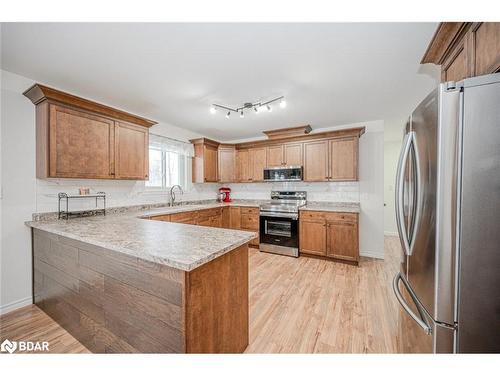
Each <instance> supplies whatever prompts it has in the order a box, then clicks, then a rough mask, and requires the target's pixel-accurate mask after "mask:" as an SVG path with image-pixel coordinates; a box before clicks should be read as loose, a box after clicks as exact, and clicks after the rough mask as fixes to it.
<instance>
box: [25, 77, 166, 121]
mask: <svg viewBox="0 0 500 375" xmlns="http://www.w3.org/2000/svg"><path fill="white" fill-rule="evenodd" d="M23 95H24V96H26V97H27V98H28V99H29V100H31V101H32V102H33V104H35V105H37V104H39V103H42V102H43V101H45V100H47V101H49V102H57V103H58V104H63V105H68V106H71V107H73V108H74V107H77V108H79V109H83V110H87V111H90V112H93V113H98V114H100V115H104V116H108V117H111V118H113V119H117V120H122V121H126V122H129V123H132V124H136V125H140V126H144V127H146V128H150V127H151V126H153V125H155V124H157V122H156V121H152V120H148V119H146V118H144V117H140V116H136V115H133V114H131V113H128V112H125V111H122V110H119V109H115V108H112V107H109V106H107V105H104V104H100V103H97V102H93V101H91V100H88V99H84V98H80V97H78V96H75V95H72V94H68V93H66V92H63V91H60V90H56V89H53V88H51V87H47V86H44V85H41V84H39V83H36V84H34V85H33V86H31V87H30V88H29V89H27V90H26V91H25V92H23Z"/></svg>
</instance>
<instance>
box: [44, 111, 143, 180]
mask: <svg viewBox="0 0 500 375" xmlns="http://www.w3.org/2000/svg"><path fill="white" fill-rule="evenodd" d="M48 109H49V122H48V150H38V151H40V154H39V155H37V159H44V163H43V165H44V166H43V167H42V170H40V169H39V168H37V172H38V173H37V177H39V178H45V177H62V178H71V177H73V178H114V177H115V168H114V163H115V156H114V152H115V141H114V137H115V123H114V121H112V120H110V119H107V118H105V117H101V116H96V115H91V114H88V113H84V112H81V111H77V110H73V109H69V108H66V107H63V106H59V105H53V104H48ZM42 126H43V125H42V124H38V127H37V128H38V129H40V128H41V127H42ZM42 132H43V133H46V132H45V131H44V130H42ZM38 135H39V136H41V134H38ZM42 154H45V155H42ZM47 159H48V160H47ZM37 162H40V160H37ZM37 164H38V163H37ZM43 169H46V170H43ZM143 178H144V176H142V177H141V179H143Z"/></svg>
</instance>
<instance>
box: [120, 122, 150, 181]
mask: <svg viewBox="0 0 500 375" xmlns="http://www.w3.org/2000/svg"><path fill="white" fill-rule="evenodd" d="M148 173H149V137H148V130H147V129H146V128H144V127H142V126H135V125H129V124H123V123H120V122H117V123H116V125H115V174H116V178H119V179H127V180H145V179H147V178H148Z"/></svg>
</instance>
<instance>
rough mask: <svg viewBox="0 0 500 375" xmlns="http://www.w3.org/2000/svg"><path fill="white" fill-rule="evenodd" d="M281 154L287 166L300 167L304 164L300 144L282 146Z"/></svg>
mask: <svg viewBox="0 0 500 375" xmlns="http://www.w3.org/2000/svg"><path fill="white" fill-rule="evenodd" d="M283 154H284V164H285V165H287V166H302V165H303V164H304V160H303V145H302V143H290V144H286V145H284V147H283Z"/></svg>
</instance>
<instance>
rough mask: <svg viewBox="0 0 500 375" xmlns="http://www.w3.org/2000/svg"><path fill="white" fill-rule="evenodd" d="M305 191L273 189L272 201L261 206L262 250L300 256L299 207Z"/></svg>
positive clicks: (305, 195)
mask: <svg viewBox="0 0 500 375" xmlns="http://www.w3.org/2000/svg"><path fill="white" fill-rule="evenodd" d="M306 198H307V193H306V192H305V191H272V192H271V202H270V203H267V204H263V205H261V206H260V250H261V251H265V252H267V253H274V254H281V255H288V256H293V257H298V256H299V208H300V207H301V206H304V205H305V204H306Z"/></svg>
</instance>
